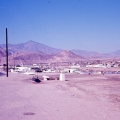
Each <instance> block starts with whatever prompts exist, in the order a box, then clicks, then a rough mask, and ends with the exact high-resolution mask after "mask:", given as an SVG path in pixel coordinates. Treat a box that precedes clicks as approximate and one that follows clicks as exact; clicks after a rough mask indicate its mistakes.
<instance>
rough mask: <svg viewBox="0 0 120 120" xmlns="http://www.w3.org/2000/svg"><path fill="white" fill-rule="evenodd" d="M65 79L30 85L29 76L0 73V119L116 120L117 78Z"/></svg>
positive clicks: (119, 114)
mask: <svg viewBox="0 0 120 120" xmlns="http://www.w3.org/2000/svg"><path fill="white" fill-rule="evenodd" d="M46 74H47V73H46ZM43 75H45V73H44V74H43V73H39V74H37V76H38V77H39V78H41V76H43ZM47 75H50V76H59V74H55V73H51V74H50V73H49V74H47ZM65 76H66V81H62V82H61V81H59V80H49V81H42V82H41V83H34V82H32V81H31V78H32V77H33V76H31V75H24V74H18V73H10V74H9V77H8V78H7V77H6V76H5V75H4V74H0V120H120V75H79V74H66V75H65Z"/></svg>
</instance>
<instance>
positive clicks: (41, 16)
mask: <svg viewBox="0 0 120 120" xmlns="http://www.w3.org/2000/svg"><path fill="white" fill-rule="evenodd" d="M5 28H8V34H9V43H11V44H16V43H23V42H27V41H29V40H33V41H36V42H39V43H42V44H45V45H48V46H51V47H54V48H60V49H69V50H70V49H80V50H87V51H96V52H100V53H107V52H112V51H116V50H120V0H0V44H3V43H5Z"/></svg>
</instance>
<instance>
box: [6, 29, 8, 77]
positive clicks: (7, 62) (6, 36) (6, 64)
mask: <svg viewBox="0 0 120 120" xmlns="http://www.w3.org/2000/svg"><path fill="white" fill-rule="evenodd" d="M6 72H7V74H6V75H7V77H8V32H7V28H6Z"/></svg>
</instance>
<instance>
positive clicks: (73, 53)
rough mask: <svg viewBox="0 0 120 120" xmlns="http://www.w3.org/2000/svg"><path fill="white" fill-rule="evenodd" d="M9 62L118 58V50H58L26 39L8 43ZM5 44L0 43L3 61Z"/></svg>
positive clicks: (119, 55)
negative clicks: (106, 52) (23, 41)
mask: <svg viewBox="0 0 120 120" xmlns="http://www.w3.org/2000/svg"><path fill="white" fill-rule="evenodd" d="M8 46H9V48H8V50H9V62H11V63H12V61H13V60H14V61H17V62H18V63H19V62H20V61H22V62H24V63H29V64H30V63H39V62H56V61H57V62H63V61H64V62H67V61H78V60H84V59H101V58H120V50H118V51H115V52H112V53H108V54H100V53H97V52H90V51H84V50H76V49H73V50H70V51H68V50H60V49H56V48H52V47H49V46H47V45H44V44H41V43H38V42H35V41H32V40H30V41H28V42H25V43H20V44H9V45H8ZM5 47H6V45H5V44H1V45H0V59H1V61H5Z"/></svg>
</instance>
